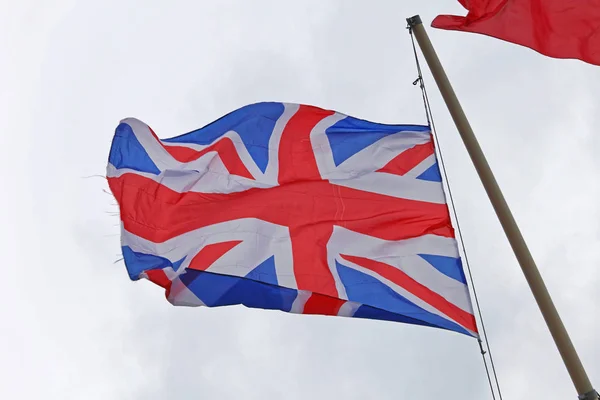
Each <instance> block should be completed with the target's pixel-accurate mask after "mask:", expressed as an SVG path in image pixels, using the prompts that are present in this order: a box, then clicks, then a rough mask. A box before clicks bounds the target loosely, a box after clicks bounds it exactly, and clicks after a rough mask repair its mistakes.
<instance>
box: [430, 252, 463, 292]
mask: <svg viewBox="0 0 600 400" xmlns="http://www.w3.org/2000/svg"><path fill="white" fill-rule="evenodd" d="M419 257H421V258H422V259H424V260H425V261H427V262H428V263H429V264H431V265H433V267H434V268H435V269H437V270H438V271H440V272H441V273H442V274H444V275H446V276H449V277H450V278H452V279H456V280H457V281H459V282H462V283H464V284H465V285H466V284H467V279H466V278H465V272H464V270H463V267H462V262H461V261H460V258H454V257H445V256H436V255H432V254H419Z"/></svg>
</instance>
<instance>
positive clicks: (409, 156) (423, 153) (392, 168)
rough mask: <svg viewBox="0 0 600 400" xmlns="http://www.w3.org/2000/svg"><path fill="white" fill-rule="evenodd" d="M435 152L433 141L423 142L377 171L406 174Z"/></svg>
mask: <svg viewBox="0 0 600 400" xmlns="http://www.w3.org/2000/svg"><path fill="white" fill-rule="evenodd" d="M432 154H433V143H432V142H428V143H423V144H418V145H416V146H414V147H411V148H410V149H408V150H405V151H403V152H402V153H400V154H398V155H397V156H396V157H395V158H393V159H392V160H391V161H390V162H388V163H387V164H386V165H385V166H384V167H383V168H381V169H380V170H378V171H377V172H387V173H389V174H394V175H404V174H406V173H407V172H408V171H410V170H411V169H413V168H414V167H416V166H417V165H419V164H420V163H421V162H423V160H425V159H426V158H427V157H429V156H430V155H432Z"/></svg>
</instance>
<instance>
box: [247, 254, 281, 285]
mask: <svg viewBox="0 0 600 400" xmlns="http://www.w3.org/2000/svg"><path fill="white" fill-rule="evenodd" d="M246 278H248V279H253V280H255V281H260V282H264V283H268V284H270V285H277V272H276V271H275V256H271V257H270V258H267V259H266V260H265V261H263V262H262V264H260V265H259V266H258V267H256V268H254V269H253V270H252V271H250V273H248V275H246Z"/></svg>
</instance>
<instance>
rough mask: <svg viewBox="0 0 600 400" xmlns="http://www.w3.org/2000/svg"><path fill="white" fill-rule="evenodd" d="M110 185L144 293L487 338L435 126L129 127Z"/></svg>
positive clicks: (291, 116) (253, 116) (269, 107)
mask: <svg viewBox="0 0 600 400" xmlns="http://www.w3.org/2000/svg"><path fill="white" fill-rule="evenodd" d="M107 179H108V182H109V186H110V189H111V191H112V193H113V194H114V196H115V198H116V199H117V202H118V205H119V209H120V218H121V245H122V253H123V258H124V262H125V266H126V268H127V271H128V273H129V276H130V278H131V279H132V280H138V279H140V278H145V279H148V280H150V281H152V282H153V283H155V284H156V285H158V286H161V287H162V288H164V289H165V293H166V297H167V299H168V301H169V302H171V303H172V304H174V305H179V306H208V307H218V306H226V305H239V304H243V305H245V306H247V307H252V308H262V309H272V310H280V311H284V312H292V313H300V314H319V315H337V316H346V317H356V318H367V319H375V320H387V321H396V322H402V323H409V324H417V325H424V326H430V327H436V328H441V329H446V330H450V331H455V332H460V333H463V334H466V335H470V336H477V326H476V323H475V317H474V315H473V309H472V304H471V299H470V295H469V289H468V286H467V282H466V279H465V275H464V272H463V268H462V264H461V260H460V256H459V252H458V248H457V243H456V239H455V236H454V230H453V228H452V225H451V221H450V217H449V212H448V206H447V203H446V199H445V195H444V191H443V187H442V180H441V177H440V173H439V169H438V165H437V160H436V156H435V152H434V146H433V141H432V137H431V133H430V129H429V127H428V126H421V125H387V124H379V123H374V122H369V121H365V120H361V119H357V118H353V117H350V116H347V115H343V114H341V113H338V112H335V111H330V110H324V109H321V108H317V107H312V106H308V105H300V104H287V103H257V104H251V105H248V106H245V107H242V108H240V109H237V110H235V111H233V112H231V113H229V114H227V115H225V116H223V117H221V118H219V119H218V120H216V121H214V122H212V123H211V124H209V125H207V126H205V127H203V128H201V129H198V130H195V131H192V132H190V133H186V134H183V135H180V136H177V137H173V138H170V139H162V140H161V139H159V138H158V136H157V135H156V134H155V133H154V132H153V131H152V129H151V128H150V127H149V126H148V125H146V124H145V123H143V122H141V121H140V120H137V119H135V118H128V119H124V120H123V121H121V123H120V124H119V125H118V127H117V128H116V131H115V135H114V138H113V142H112V146H111V150H110V154H109V162H108V167H107Z"/></svg>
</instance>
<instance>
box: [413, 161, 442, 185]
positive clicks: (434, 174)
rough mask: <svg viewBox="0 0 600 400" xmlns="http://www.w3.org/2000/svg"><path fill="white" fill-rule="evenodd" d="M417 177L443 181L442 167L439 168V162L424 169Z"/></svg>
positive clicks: (425, 179)
mask: <svg viewBox="0 0 600 400" xmlns="http://www.w3.org/2000/svg"><path fill="white" fill-rule="evenodd" d="M417 179H421V180H424V181H431V182H442V176H441V175H440V169H439V168H438V164H437V162H435V163H434V164H433V165H432V166H431V167H429V168H427V169H426V170H425V171H423V173H422V174H421V175H419V176H417Z"/></svg>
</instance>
